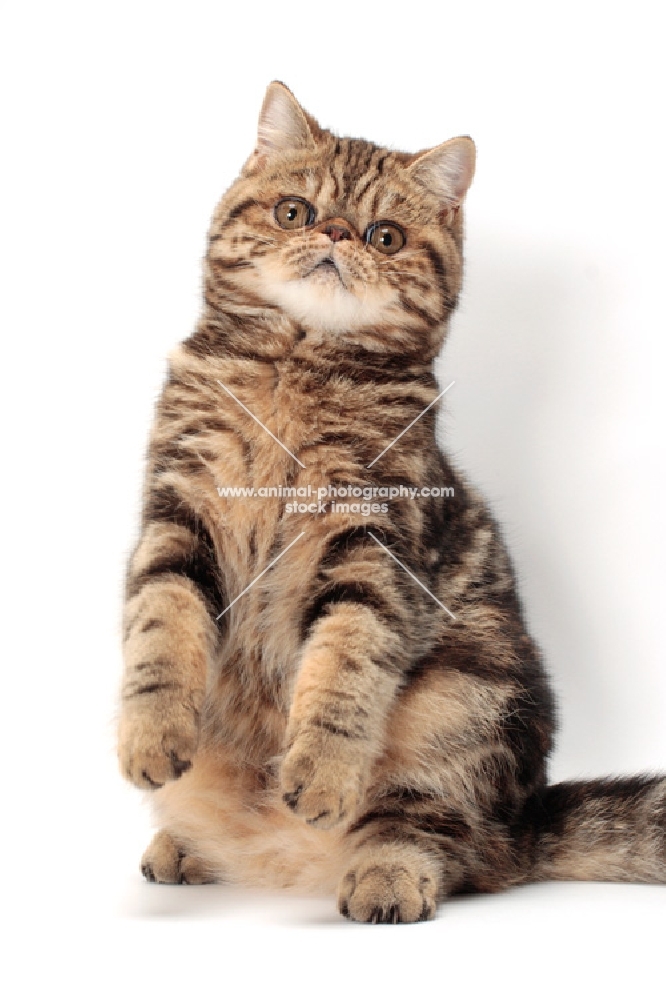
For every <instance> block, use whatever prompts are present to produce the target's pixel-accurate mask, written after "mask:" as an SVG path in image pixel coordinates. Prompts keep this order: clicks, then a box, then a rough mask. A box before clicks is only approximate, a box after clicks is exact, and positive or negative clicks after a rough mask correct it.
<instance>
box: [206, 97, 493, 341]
mask: <svg viewBox="0 0 666 1000" xmlns="http://www.w3.org/2000/svg"><path fill="white" fill-rule="evenodd" d="M474 152H475V151H474V143H473V142H472V140H471V139H470V138H468V137H461V138H457V139H451V140H449V141H448V142H445V143H443V144H442V145H441V146H436V147H435V148H434V149H430V150H426V151H424V152H420V153H416V154H407V153H400V152H394V151H391V150H388V149H383V148H381V147H379V146H375V145H374V144H373V143H371V142H366V141H365V140H363V139H339V138H337V137H336V136H335V135H333V134H332V133H331V132H328V131H326V130H325V129H322V128H321V127H320V126H319V125H318V124H317V122H316V121H315V120H314V119H313V118H312V117H311V116H310V115H309V114H308V113H307V112H306V111H304V110H303V108H301V106H300V105H299V104H298V102H297V101H296V99H295V97H294V96H293V94H292V93H291V92H290V91H289V90H288V89H287V88H286V87H285V86H284V85H283V84H281V83H272V84H271V85H270V86H269V88H268V91H267V93H266V97H265V100H264V103H263V107H262V109H261V114H260V117H259V130H258V140H257V146H256V149H255V150H254V152H253V154H252V156H251V157H250V159H249V160H248V162H247V163H246V164H245V167H244V169H243V172H242V174H241V176H240V177H239V179H238V180H237V181H236V182H235V183H234V184H233V185H232V187H231V188H230V190H229V191H228V192H227V193H226V195H225V196H224V198H223V199H222V201H221V203H220V205H219V206H218V209H217V211H216V213H215V217H214V219H213V223H212V226H211V230H210V241H209V251H208V258H207V260H208V269H207V283H208V285H209V289H210V291H211V292H213V293H214V298H215V299H216V300H217V301H224V299H225V294H226V296H228V297H229V298H230V299H231V300H233V301H236V302H238V301H239V299H240V300H242V299H243V297H245V298H246V299H247V304H248V306H250V305H251V304H253V303H254V304H256V305H257V306H260V305H261V304H262V303H265V304H267V305H270V306H276V307H278V308H279V309H281V310H282V311H283V312H284V313H286V314H287V315H288V316H289V317H290V318H291V319H293V320H294V321H295V322H296V323H297V324H299V326H301V327H302V328H303V329H305V330H307V331H312V332H313V333H315V334H317V335H318V336H319V337H320V338H321V337H325V338H326V339H330V338H334V339H335V340H336V341H337V342H340V341H341V340H346V341H349V340H351V341H352V342H353V343H355V344H361V345H362V346H364V347H366V348H368V349H370V350H382V349H384V350H385V348H386V340H387V337H390V338H391V339H392V340H393V341H399V342H400V343H402V344H403V346H404V347H405V348H406V349H408V350H409V349H410V348H411V349H414V348H416V347H417V346H418V344H419V341H420V342H421V346H422V348H423V349H425V348H426V347H427V346H428V345H429V346H431V347H433V348H434V349H436V347H437V346H438V341H439V340H441V334H442V331H443V328H444V326H445V324H446V320H447V319H448V316H449V315H450V313H451V311H452V309H453V308H454V306H455V302H456V298H457V295H458V291H459V288H460V281H461V271H462V261H461V232H462V223H461V217H460V211H459V210H460V206H461V203H462V200H463V198H464V196H465V193H466V191H467V188H468V187H469V184H470V182H471V180H472V176H473V172H474Z"/></svg>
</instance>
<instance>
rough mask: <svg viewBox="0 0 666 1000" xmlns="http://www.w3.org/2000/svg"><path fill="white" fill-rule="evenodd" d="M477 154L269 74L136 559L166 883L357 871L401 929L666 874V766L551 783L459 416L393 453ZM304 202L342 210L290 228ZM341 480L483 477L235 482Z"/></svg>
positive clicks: (358, 883)
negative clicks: (543, 889)
mask: <svg viewBox="0 0 666 1000" xmlns="http://www.w3.org/2000/svg"><path fill="white" fill-rule="evenodd" d="M473 152H474V147H473V144H472V143H471V140H469V139H457V140H451V142H449V143H445V144H444V145H443V146H440V147H437V148H436V149H435V150H432V151H429V152H428V151H426V152H425V153H422V154H417V155H415V156H413V155H409V154H405V153H398V152H392V151H389V150H387V149H383V148H381V147H378V146H374V145H373V144H372V143H370V142H365V141H363V140H360V139H339V138H336V137H335V136H334V135H332V134H331V133H330V132H327V131H324V130H323V129H321V128H320V127H319V126H318V125H317V123H316V122H315V121H314V119H312V118H311V117H310V116H309V115H307V114H306V113H305V112H304V111H303V110H302V109H301V108H300V106H299V105H298V104H297V102H296V101H295V99H294V98H293V96H292V95H291V94H290V92H289V91H288V90H287V89H286V88H285V87H283V86H282V85H281V84H277V83H276V84H272V85H271V87H269V90H268V92H267V96H266V100H265V102H264V107H263V109H262V114H261V118H260V127H259V139H258V145H257V149H256V150H255V152H254V154H253V155H252V157H251V158H250V160H249V161H248V163H247V164H246V165H245V168H244V170H243V172H242V173H241V176H240V177H239V178H238V180H237V181H236V182H235V183H234V184H233V185H232V187H231V188H230V189H229V191H228V192H227V193H226V194H225V196H224V197H223V199H222V201H221V202H220V205H219V206H218V208H217V211H216V212H215V215H214V218H213V223H212V226H211V230H210V236H209V246H208V254H207V258H206V270H205V308H204V311H203V315H202V317H201V320H200V322H199V325H198V327H197V329H196V331H195V332H194V334H193V335H192V336H191V337H190V338H189V339H188V340H186V341H185V342H184V343H183V344H182V345H181V346H180V347H179V348H178V349H177V350H176V351H175V352H174V353H173V354H172V355H171V359H170V369H169V375H168V379H167V382H166V385H165V386H164V391H163V393H162V397H161V399H160V401H159V404H158V408H157V415H156V420H155V425H154V428H153V432H152V437H151V442H150V450H149V456H148V468H147V475H146V485H145V497H144V515H143V525H142V534H141V539H140V542H139V544H138V546H137V548H136V551H135V552H134V555H133V557H132V560H131V563H130V567H129V573H128V583H127V603H126V611H125V647H124V648H125V659H126V670H125V676H124V682H123V687H122V711H121V720H120V734H119V754H120V760H121V766H122V769H123V772H124V774H125V775H126V776H127V777H128V778H129V779H130V780H131V781H133V782H134V783H135V784H137V785H139V786H140V787H144V788H150V789H153V791H152V792H151V797H152V805H153V807H154V811H155V815H156V817H157V820H158V823H159V825H160V827H161V829H160V832H159V833H158V834H157V836H156V837H155V839H154V840H153V842H152V844H151V845H150V847H149V848H148V850H147V852H146V854H145V856H144V860H143V872H144V874H145V875H146V877H147V878H148V879H150V880H152V881H159V882H202V881H210V880H218V879H219V880H229V881H232V882H238V883H245V884H251V885H256V886H282V887H293V888H296V889H311V890H325V891H331V892H332V891H335V890H336V889H337V893H338V906H339V909H340V911H341V912H342V913H343V914H345V915H347V916H350V917H352V918H353V919H356V920H361V921H393V922H397V921H414V920H419V919H424V918H429V917H432V916H433V915H434V913H435V907H436V904H437V903H438V902H439V901H440V900H442V899H444V898H445V897H446V896H448V895H450V894H452V893H457V892H462V891H470V890H475V891H494V890H498V889H501V888H504V887H506V886H511V885H515V884H518V883H522V882H526V881H534V880H538V879H552V878H557V879H612V880H618V881H645V882H664V881H666V847H665V842H666V835H665V818H666V780H665V779H663V778H632V779H623V780H606V781H590V782H580V783H571V784H564V785H559V786H550V787H549V786H547V784H546V760H547V757H548V754H549V752H550V750H551V748H552V741H553V729H554V712H553V701H552V697H551V694H550V690H549V687H548V684H547V681H546V677H545V675H544V671H543V668H542V664H541V659H540V656H539V652H538V650H537V648H536V647H535V644H534V642H533V641H532V639H531V638H530V637H529V635H528V634H527V632H526V630H525V626H524V624H523V619H522V615H521V608H520V604H519V600H518V597H517V593H516V586H515V581H514V576H513V572H512V569H511V565H510V562H509V559H508V557H507V554H506V552H505V549H504V546H503V544H502V541H501V538H500V535H499V532H498V529H497V526H496V525H495V523H494V522H493V520H492V518H491V516H490V514H489V513H488V510H487V509H486V507H485V506H484V503H483V501H482V500H481V498H480V497H479V496H478V495H477V494H476V493H475V492H474V491H473V490H471V489H470V488H469V487H468V486H467V485H466V484H465V482H464V481H463V480H462V479H461V477H460V476H459V474H458V473H457V472H456V471H455V470H454V469H453V468H452V467H451V465H450V464H449V462H448V459H447V458H446V457H445V455H443V454H442V453H441V452H440V450H439V449H438V447H437V446H436V443H435V407H433V408H431V409H430V410H428V412H427V413H426V414H425V415H424V416H423V417H422V418H421V419H420V420H418V421H417V422H416V423H415V424H414V426H413V427H411V428H410V430H409V431H408V432H407V433H406V434H404V435H403V436H402V437H401V438H400V439H399V440H398V441H397V442H396V443H395V444H394V445H393V447H391V448H390V449H389V450H388V451H387V452H386V454H385V455H384V456H383V457H382V458H381V459H380V460H379V461H378V462H377V463H376V464H375V465H373V468H372V470H367V466H368V465H369V464H370V463H371V462H372V461H373V460H374V459H375V458H376V457H377V455H378V454H379V453H380V452H381V451H382V450H383V449H384V448H386V446H387V445H388V444H389V443H390V442H391V441H392V440H393V439H394V438H395V437H396V436H397V435H399V434H400V433H401V431H403V430H404V429H405V428H406V427H407V426H408V425H409V424H410V422H411V421H412V420H414V418H416V417H417V416H418V415H419V414H421V413H422V411H423V410H424V408H425V407H427V406H428V404H430V403H431V402H432V401H433V400H434V399H435V398H436V396H437V394H438V392H439V390H438V387H437V384H436V382H435V378H434V376H433V372H432V363H433V359H434V358H435V356H436V355H437V353H438V351H439V349H440V347H441V345H442V342H443V340H444V337H445V334H446V329H447V322H448V320H449V317H450V315H451V312H452V310H453V309H454V307H455V304H456V299H457V296H458V292H459V289H460V283H461V273H462V256H461V244H462V213H461V211H460V204H461V201H462V199H463V197H464V194H465V190H466V188H467V186H468V184H469V182H470V181H471V177H472V172H473ZM285 197H300V198H303V199H306V200H307V201H308V202H310V203H312V205H314V206H315V209H316V213H317V214H316V218H315V220H314V223H313V224H312V225H310V226H307V227H305V228H302V229H298V230H285V229H282V228H281V227H280V226H279V225H278V223H277V221H276V219H275V216H274V206H275V205H276V203H277V202H278V201H279V200H280V199H281V198H285ZM378 220H382V221H386V220H389V221H392V222H394V223H397V224H398V225H399V226H401V227H402V229H403V230H404V232H405V233H406V236H407V242H406V244H405V246H404V247H403V248H402V249H401V250H399V251H398V252H397V253H396V254H394V255H384V254H382V253H380V252H379V251H378V250H376V249H375V248H374V247H373V246H371V245H369V244H367V243H366V242H365V241H364V239H363V234H364V233H365V231H366V229H367V227H368V226H369V225H370V224H371V223H373V222H375V221H378ZM331 224H333V225H337V226H338V227H340V228H343V229H345V230H346V238H343V239H339V240H335V241H334V238H333V236H332V235H331V232H332V231H331V230H330V228H327V227H330V226H331ZM327 256H328V257H330V258H331V259H332V260H333V261H334V263H335V265H336V267H337V272H336V271H335V269H334V268H333V267H332V266H331V265H329V266H324V267H322V268H319V269H318V270H317V271H313V268H314V267H315V265H316V264H317V263H319V262H320V261H321V260H322V259H323V258H325V257H327ZM343 283H344V287H343ZM220 382H221V383H223V385H224V386H226V387H227V389H229V390H230V391H231V392H232V393H233V394H234V395H235V396H236V397H237V400H239V401H240V402H241V403H242V404H244V406H245V407H247V409H248V410H249V411H251V414H253V415H254V416H255V417H256V418H257V419H258V420H259V421H261V422H262V423H263V424H264V425H265V426H266V427H267V428H268V429H269V430H270V431H271V432H272V433H273V434H274V435H275V436H276V437H277V438H278V439H279V441H281V442H282V443H283V445H284V446H285V448H286V449H288V450H289V452H291V453H292V454H293V455H294V456H296V457H297V458H298V460H299V461H300V463H302V465H303V466H304V467H305V468H302V467H301V465H299V464H298V463H297V462H296V461H295V460H294V458H292V457H291V456H290V455H289V454H288V453H287V452H286V451H285V450H284V449H283V448H282V447H280V445H279V444H277V443H276V441H275V440H274V439H273V438H272V437H271V436H270V435H269V434H268V433H267V432H266V430H265V429H263V428H262V427H260V426H259V425H258V424H257V422H256V421H255V420H254V419H253V418H252V416H250V414H248V413H247V412H246V411H245V410H244V409H243V408H242V406H241V405H240V403H239V402H237V401H236V400H235V399H233V398H232V396H231V395H229V393H228V392H227V391H225V390H224V389H223V388H222V386H220V384H219V383H220ZM329 483H331V484H334V485H336V484H337V485H347V484H351V485H352V486H354V485H362V484H372V485H375V486H382V485H388V484H391V485H392V484H399V483H402V484H405V485H413V486H417V487H418V486H425V485H446V486H450V487H453V488H454V496H452V497H451V496H449V497H446V498H437V499H435V498H428V499H418V500H413V501H411V500H404V499H402V500H394V501H392V502H391V503H390V504H389V505H388V510H387V511H386V512H380V513H373V514H372V515H371V516H370V517H368V516H364V515H363V514H361V513H351V512H349V513H346V514H337V513H336V514H330V513H328V514H326V515H321V514H312V513H306V514H300V513H291V514H287V512H286V508H285V501H284V499H279V498H271V499H265V498H264V499H260V498H252V499H246V500H239V499H231V498H221V497H220V496H219V495H218V490H217V488H218V486H227V485H233V486H255V487H257V488H258V487H262V486H275V485H282V486H296V487H298V486H301V485H307V484H311V485H313V486H315V487H316V486H318V485H327V484H329ZM300 532H304V534H303V536H302V537H301V538H300V539H299V540H298V541H296V542H295V543H294V544H293V546H292V547H291V548H290V550H289V552H288V553H286V554H285V555H284V557H283V558H280V559H279V561H277V562H275V563H274V565H273V566H272V568H270V570H269V571H268V572H267V573H266V574H265V575H264V576H262V577H261V579H260V580H259V581H258V582H256V583H255V584H254V585H253V586H252V587H251V589H249V590H248V591H247V593H245V594H244V595H243V596H242V597H240V599H239V600H238V601H237V602H236V603H234V604H233V607H231V608H230V609H229V610H228V611H227V612H226V613H225V614H224V615H223V616H222V617H221V618H219V619H218V617H217V616H218V615H220V613H221V612H222V611H223V610H224V609H225V608H226V607H227V605H228V604H229V603H230V602H231V601H232V600H233V598H235V597H236V596H237V595H240V594H241V593H242V592H243V591H244V590H245V588H247V587H248V586H249V585H250V584H251V583H252V581H253V580H254V579H255V578H256V577H257V576H258V574H259V573H260V572H261V571H262V570H264V569H265V568H266V567H267V566H269V564H271V563H272V562H273V561H274V560H276V559H277V557H279V556H280V554H281V553H283V552H284V550H285V548H286V547H287V546H288V545H289V544H290V543H291V542H292V541H294V539H296V538H297V536H298V535H299V533H300ZM369 532H372V534H373V535H375V536H376V538H378V539H380V540H381V541H382V542H383V544H384V545H386V546H387V547H388V548H389V549H390V550H391V552H393V553H394V554H395V555H396V556H397V558H398V559H399V560H400V561H401V562H402V563H403V564H404V565H405V566H407V567H408V568H409V569H410V570H411V572H412V573H413V574H415V576H416V577H418V579H419V580H420V581H421V582H422V583H423V584H425V586H426V587H427V588H428V589H429V590H430V591H431V592H432V594H434V595H435V596H436V597H437V598H438V599H439V601H440V602H441V603H442V604H443V605H445V607H446V608H448V609H450V610H451V611H452V612H453V614H454V615H455V618H452V617H451V615H450V614H449V613H447V611H446V610H444V608H442V607H440V606H439V605H438V604H437V603H435V601H433V599H432V597H431V596H429V595H428V594H427V593H426V592H424V590H423V589H422V588H421V587H420V586H419V585H418V584H417V583H416V582H415V581H414V580H413V579H412V577H410V576H409V575H408V574H407V573H406V572H405V571H404V570H403V569H402V568H401V567H400V566H399V565H397V564H396V562H394V561H393V560H392V559H391V558H390V557H389V555H388V554H387V553H386V552H385V551H384V550H383V549H382V548H381V546H380V545H379V544H377V542H376V541H375V540H374V539H373V538H372V537H371V536H370V534H369Z"/></svg>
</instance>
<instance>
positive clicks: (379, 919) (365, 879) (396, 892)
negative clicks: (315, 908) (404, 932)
mask: <svg viewBox="0 0 666 1000" xmlns="http://www.w3.org/2000/svg"><path fill="white" fill-rule="evenodd" d="M390 853H391V854H393V855H394V856H393V857H390V856H388V855H387V856H384V852H382V849H381V848H380V849H379V850H375V851H374V852H368V853H367V854H365V853H364V856H363V857H362V858H361V859H360V860H359V861H358V862H357V864H356V865H354V866H353V867H352V868H351V869H350V870H349V871H348V872H347V874H346V875H345V876H344V877H343V879H342V881H341V882H340V886H339V889H338V909H339V911H340V913H341V914H342V915H343V916H344V917H349V918H350V920H358V921H360V922H361V923H366V924H411V923H415V922H416V921H418V920H432V919H433V917H434V916H435V912H436V909H437V903H436V881H435V879H434V878H433V877H432V874H431V873H430V872H429V871H428V870H427V869H428V867H430V866H428V865H424V866H421V865H419V864H418V861H417V862H416V863H415V860H414V858H411V857H408V856H406V857H404V858H400V856H399V855H400V846H399V845H396V847H395V849H394V850H393V851H391V852H390ZM373 855H374V856H373Z"/></svg>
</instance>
